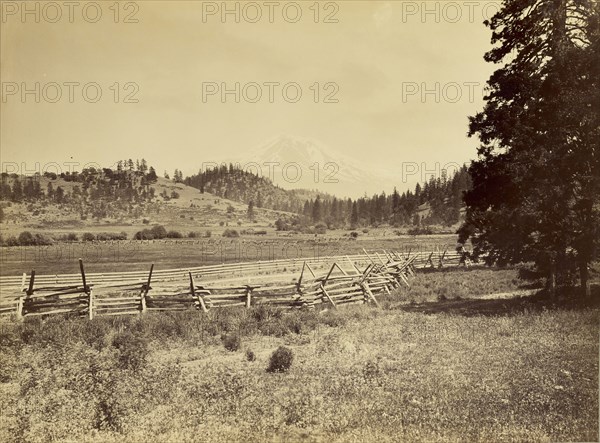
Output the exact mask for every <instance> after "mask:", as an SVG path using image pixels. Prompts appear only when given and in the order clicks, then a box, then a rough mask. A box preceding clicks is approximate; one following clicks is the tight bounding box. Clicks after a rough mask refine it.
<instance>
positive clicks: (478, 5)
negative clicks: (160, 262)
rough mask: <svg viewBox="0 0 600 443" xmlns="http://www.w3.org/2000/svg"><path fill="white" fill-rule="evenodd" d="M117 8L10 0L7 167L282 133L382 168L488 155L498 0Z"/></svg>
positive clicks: (249, 143)
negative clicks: (481, 125)
mask: <svg viewBox="0 0 600 443" xmlns="http://www.w3.org/2000/svg"><path fill="white" fill-rule="evenodd" d="M56 5H58V7H57V6H56ZM117 5H118V8H117V7H115V3H114V2H112V1H99V2H95V3H94V2H85V1H84V2H76V5H75V6H74V7H73V9H69V6H66V5H64V4H63V2H55V3H53V4H48V3H46V2H31V3H29V4H28V5H24V3H23V2H2V22H1V23H0V26H1V30H0V38H1V42H0V50H1V54H0V57H1V63H0V65H1V66H0V76H1V81H2V101H1V103H0V124H1V128H0V129H1V134H0V143H1V145H0V154H1V162H2V170H3V171H6V170H8V171H9V172H11V171H12V170H13V169H15V168H17V167H18V168H19V171H18V172H25V173H26V172H28V171H32V170H33V171H35V170H36V168H39V169H41V170H42V171H43V170H44V169H46V168H48V170H50V168H56V166H48V165H49V164H51V163H57V164H58V165H60V167H61V168H63V169H65V170H67V169H68V168H70V167H73V166H69V162H75V163H77V164H80V165H85V164H90V163H95V164H99V165H102V166H110V165H112V164H114V163H115V162H116V161H117V160H119V159H122V158H133V159H136V158H145V159H146V160H147V161H148V162H149V164H151V165H154V166H155V167H156V169H157V171H158V172H159V173H162V171H163V170H168V171H173V169H175V168H179V169H181V170H183V172H184V174H191V173H193V172H196V171H197V170H198V169H199V167H200V165H201V164H202V163H203V162H210V161H219V160H221V159H223V158H237V157H239V158H240V161H243V160H244V154H245V153H246V152H249V151H251V150H252V149H254V148H256V147H257V146H260V145H261V143H263V142H264V141H265V140H269V139H271V138H272V137H273V136H275V135H277V134H293V135H297V136H300V137H309V138H312V139H316V140H320V141H321V142H323V143H324V144H325V145H327V146H331V147H332V149H334V150H335V151H340V152H343V153H344V154H345V155H348V156H350V157H352V158H353V159H355V160H357V161H359V162H361V164H364V165H365V168H371V169H374V170H377V168H382V169H386V170H388V171H392V172H394V171H400V170H401V168H402V164H403V163H405V162H410V163H413V164H417V165H420V166H419V167H420V168H425V169H435V165H436V164H438V165H444V164H448V163H463V162H468V161H470V160H471V159H473V158H475V152H476V147H477V140H475V139H469V138H468V137H467V135H466V134H467V125H468V116H469V115H473V114H474V113H475V112H477V111H478V110H480V109H482V107H483V100H482V97H483V88H484V85H485V82H486V80H487V79H488V77H489V76H490V74H491V73H492V72H493V70H494V66H493V65H490V64H488V63H486V62H484V60H483V54H484V53H485V52H486V51H487V50H489V49H490V48H491V45H490V31H489V29H487V28H486V27H485V26H484V25H483V20H484V19H485V18H488V17H491V15H493V13H494V12H495V11H497V9H498V7H499V5H498V3H497V2H463V1H460V2H445V1H442V2H436V1H427V2H422V1H391V2H389V1H337V2H318V3H317V2H314V1H299V2H272V3H271V4H269V3H268V2H250V3H247V2H235V1H230V2H226V3H223V2H201V1H182V2H179V1H168V2H167V1H139V2H121V3H118V4H117ZM25 8H29V9H28V10H25ZM225 8H226V11H225V12H227V11H233V12H230V13H226V14H225V15H223V12H224V9H225ZM236 11H237V12H236ZM100 14H101V15H100ZM299 14H301V15H299ZM115 21H116V23H115ZM315 21H316V22H315ZM236 83H239V88H238V91H239V92H237V93H236ZM36 85H37V86H36ZM36 87H37V88H38V91H37V92H36ZM28 90H29V91H33V92H30V93H27V91H28ZM223 90H226V91H227V90H229V91H233V92H230V93H226V94H225V95H222V92H223ZM298 91H300V92H301V96H299V95H298ZM428 91H429V92H428ZM98 92H101V96H99V95H98ZM259 92H260V94H261V95H260V96H259V95H258V93H259ZM38 101H39V102H38ZM16 165H18V166H16ZM36 165H39V166H36ZM74 168H75V169H81V167H79V168H78V167H77V166H74ZM392 181H393V179H392ZM395 184H396V183H390V186H394V185H395Z"/></svg>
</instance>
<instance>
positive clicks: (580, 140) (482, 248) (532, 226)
mask: <svg viewBox="0 0 600 443" xmlns="http://www.w3.org/2000/svg"><path fill="white" fill-rule="evenodd" d="M599 15H600V14H599V7H598V3H597V2H593V1H591V0H507V1H505V3H504V4H503V7H502V9H501V10H500V11H499V12H498V13H497V14H496V15H495V16H494V17H493V18H492V19H491V21H489V22H487V23H486V24H487V25H488V26H489V27H490V28H491V30H492V32H493V33H492V43H494V44H497V46H495V47H494V48H493V49H492V50H491V51H489V52H488V53H487V54H486V56H485V58H486V60H487V61H489V62H493V63H502V64H503V66H502V67H501V68H500V69H498V70H497V71H496V72H495V73H494V74H493V75H492V76H491V78H490V79H489V81H488V88H487V92H488V94H487V96H486V97H485V100H486V105H485V108H484V110H483V111H482V112H480V113H478V114H477V115H476V116H474V117H471V118H470V126H469V135H471V136H474V135H477V136H478V137H479V139H480V141H481V145H480V147H479V150H478V155H479V157H478V160H477V161H475V162H473V164H472V165H471V168H470V173H471V178H472V181H473V183H472V190H471V191H469V192H468V193H467V195H466V197H465V201H466V204H467V220H466V223H465V224H464V225H463V227H462V228H461V237H462V240H466V238H468V237H471V239H472V241H473V244H474V247H475V253H476V254H480V255H485V256H486V260H487V261H488V262H501V263H502V262H504V263H515V262H520V261H534V262H535V263H536V265H537V266H538V268H539V269H540V270H542V271H544V272H545V273H546V275H547V277H548V286H549V289H550V291H551V292H553V291H554V285H555V282H556V278H557V276H558V277H559V278H563V279H564V280H568V278H569V276H570V271H571V270H572V268H573V267H574V266H577V267H578V269H579V274H580V278H581V284H582V287H583V289H584V292H585V293H586V294H589V293H590V288H589V283H588V265H589V263H590V261H591V260H593V258H594V257H595V255H596V251H597V246H598V240H599V231H598V229H599V228H598V227H599V226H600V207H599V206H600V205H599V195H600V152H599V151H600V150H599V149H598V140H600V123H599V117H598V115H599V105H600V95H599V90H600V81H599V77H600V76H599V63H598V60H600V42H599V34H600V32H599Z"/></svg>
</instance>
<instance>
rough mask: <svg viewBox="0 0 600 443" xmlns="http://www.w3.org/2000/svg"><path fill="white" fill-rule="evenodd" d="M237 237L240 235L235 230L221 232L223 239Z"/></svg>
mask: <svg viewBox="0 0 600 443" xmlns="http://www.w3.org/2000/svg"><path fill="white" fill-rule="evenodd" d="M239 236H240V233H239V232H238V231H237V230H236V229H225V230H224V231H223V237H229V238H236V237H239Z"/></svg>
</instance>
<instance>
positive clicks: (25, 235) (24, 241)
mask: <svg viewBox="0 0 600 443" xmlns="http://www.w3.org/2000/svg"><path fill="white" fill-rule="evenodd" d="M19 244H20V245H21V246H30V245H35V237H34V236H33V234H32V233H31V232H29V231H23V232H21V233H20V234H19Z"/></svg>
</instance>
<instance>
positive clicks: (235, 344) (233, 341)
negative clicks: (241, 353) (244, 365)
mask: <svg viewBox="0 0 600 443" xmlns="http://www.w3.org/2000/svg"><path fill="white" fill-rule="evenodd" d="M222 340H223V346H224V347H225V349H227V350H228V351H231V352H235V351H237V350H238V349H240V346H241V344H242V341H241V339H240V336H239V335H238V334H226V335H224V336H223V338H222Z"/></svg>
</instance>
